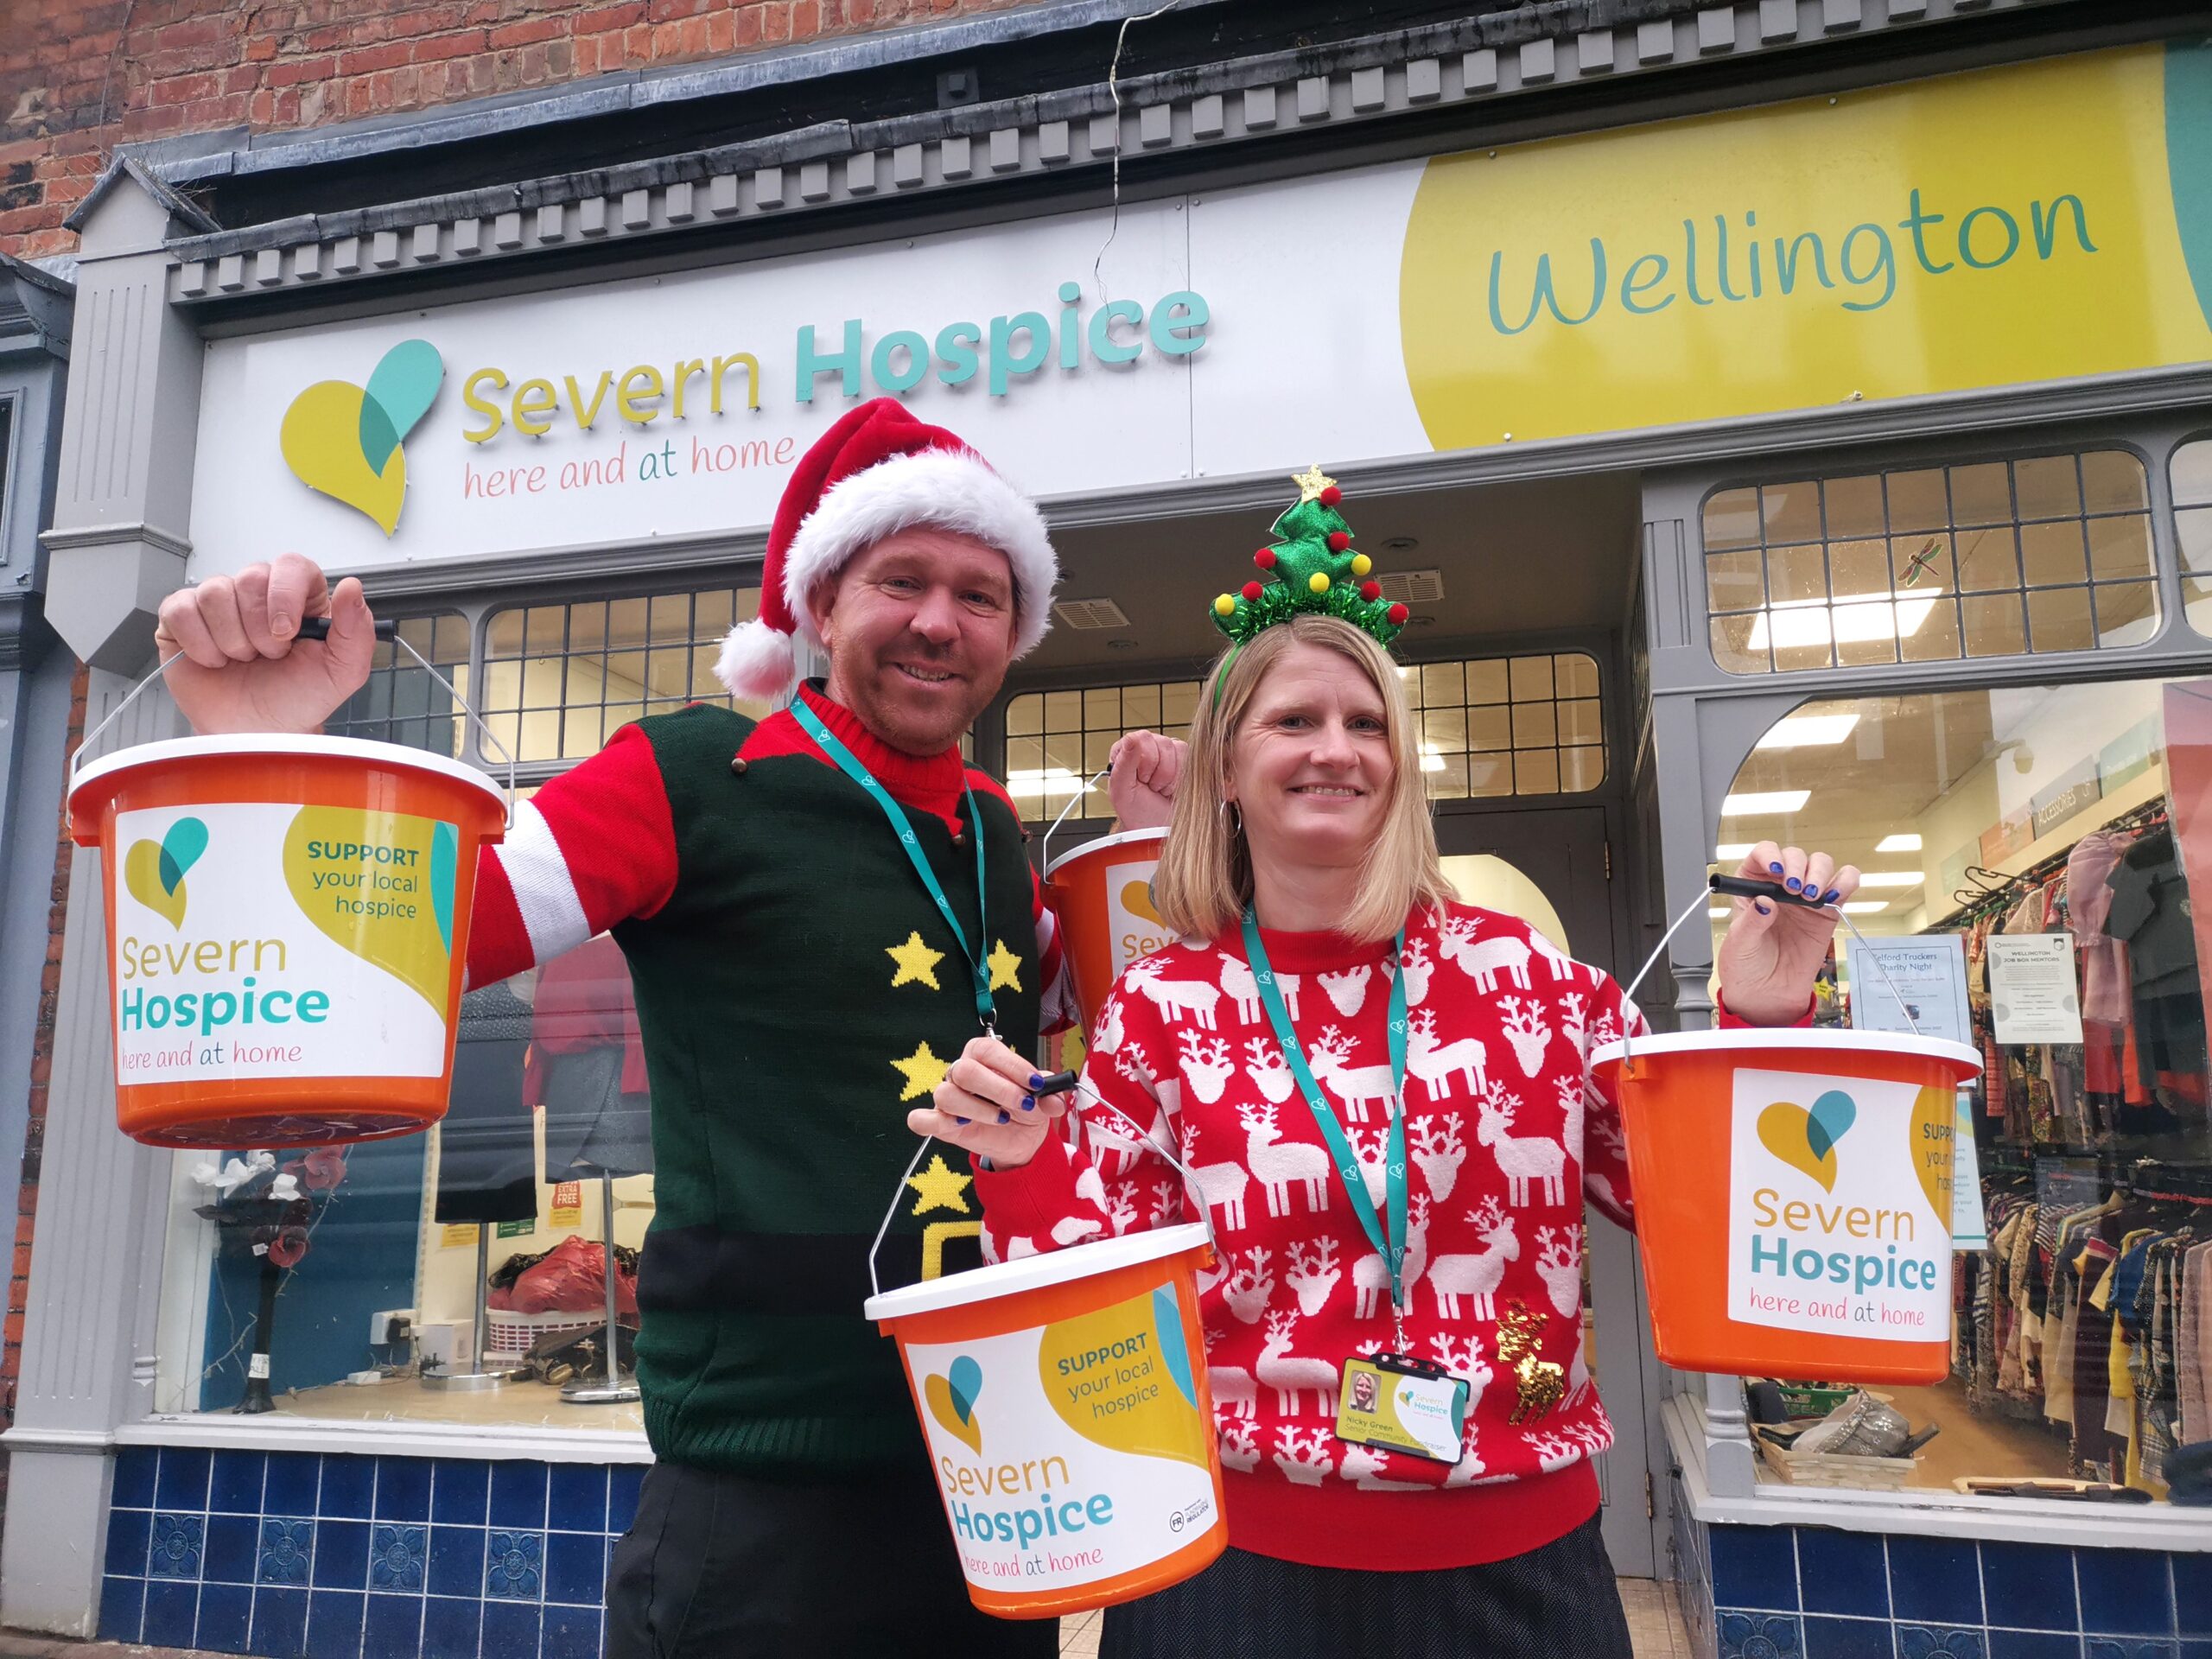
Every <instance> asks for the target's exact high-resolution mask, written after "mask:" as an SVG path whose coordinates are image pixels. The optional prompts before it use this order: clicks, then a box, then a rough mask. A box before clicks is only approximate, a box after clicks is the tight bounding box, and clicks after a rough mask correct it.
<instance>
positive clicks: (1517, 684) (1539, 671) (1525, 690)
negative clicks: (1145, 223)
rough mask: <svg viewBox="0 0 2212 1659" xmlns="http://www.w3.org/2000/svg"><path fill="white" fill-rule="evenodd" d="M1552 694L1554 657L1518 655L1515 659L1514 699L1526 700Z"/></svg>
mask: <svg viewBox="0 0 2212 1659" xmlns="http://www.w3.org/2000/svg"><path fill="white" fill-rule="evenodd" d="M1551 694H1552V659H1551V658H1548V657H1516V658H1514V659H1513V701H1514V702H1528V701H1529V700H1531V699H1533V698H1537V697H1548V696H1551Z"/></svg>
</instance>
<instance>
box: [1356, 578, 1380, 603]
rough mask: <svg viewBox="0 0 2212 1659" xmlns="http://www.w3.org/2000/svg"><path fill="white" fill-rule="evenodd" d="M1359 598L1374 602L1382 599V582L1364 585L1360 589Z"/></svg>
mask: <svg viewBox="0 0 2212 1659" xmlns="http://www.w3.org/2000/svg"><path fill="white" fill-rule="evenodd" d="M1359 596H1360V597H1361V598H1362V599H1364V600H1369V601H1373V600H1377V599H1380V598H1382V597H1383V584H1382V583H1381V582H1367V583H1365V584H1364V585H1363V586H1362V587H1361V588H1360V590H1359Z"/></svg>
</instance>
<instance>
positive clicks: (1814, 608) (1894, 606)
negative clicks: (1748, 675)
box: [1748, 589, 1943, 651]
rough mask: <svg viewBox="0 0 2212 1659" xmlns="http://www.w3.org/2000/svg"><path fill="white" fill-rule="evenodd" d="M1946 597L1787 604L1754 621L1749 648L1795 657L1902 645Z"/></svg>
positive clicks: (1898, 595) (1900, 596)
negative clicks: (1837, 648) (1819, 648)
mask: <svg viewBox="0 0 2212 1659" xmlns="http://www.w3.org/2000/svg"><path fill="white" fill-rule="evenodd" d="M1942 597H1943V595H1942V594H1901V593H1898V592H1897V591H1895V590H1894V589H1893V590H1891V592H1890V593H1887V594H1868V595H1867V596H1866V598H1864V599H1857V600H1847V601H1842V602H1841V603H1840V604H1835V605H1831V604H1829V603H1828V602H1827V601H1826V600H1822V599H1785V600H1782V601H1778V602H1777V603H1776V604H1775V605H1774V606H1772V607H1770V609H1768V610H1764V611H1761V612H1760V613H1758V615H1757V616H1756V617H1754V618H1753V619H1752V621H1751V639H1750V640H1749V642H1748V644H1749V645H1750V647H1751V650H1753V651H1764V650H1765V649H1766V648H1767V646H1768V645H1770V644H1771V645H1773V646H1774V647H1775V648H1776V649H1777V651H1790V650H1798V649H1802V648H1803V647H1805V646H1807V645H1829V644H1834V645H1858V644H1862V643H1864V642H1866V641H1867V640H1870V639H1903V638H1904V637H1906V636H1908V635H1910V634H1915V633H1917V632H1920V629H1921V626H1922V625H1923V623H1925V622H1926V621H1927V620H1928V618H1929V614H1930V613H1932V612H1933V611H1934V610H1935V608H1936V601H1937V600H1938V599H1939V598H1942ZM1830 613H1834V615H1833V618H1831V615H1830ZM1770 622H1771V624H1772V626H1771V628H1770V627H1769V624H1770ZM1831 629H1833V631H1834V639H1830V631H1831Z"/></svg>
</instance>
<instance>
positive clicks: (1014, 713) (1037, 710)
mask: <svg viewBox="0 0 2212 1659" xmlns="http://www.w3.org/2000/svg"><path fill="white" fill-rule="evenodd" d="M1006 729H1007V736H1009V737H1015V736H1020V737H1029V736H1033V735H1034V734H1036V733H1039V732H1041V731H1043V730H1044V729H1045V699H1044V698H1042V697H1040V696H1038V695H1037V694H1036V693H1035V692H1034V691H1031V692H1027V693H1025V694H1024V695H1022V696H1018V697H1016V698H1014V700H1013V701H1012V702H1009V703H1007V706H1006ZM1009 764H1011V763H1009Z"/></svg>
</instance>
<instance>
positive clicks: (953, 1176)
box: [906, 1154, 976, 1216]
mask: <svg viewBox="0 0 2212 1659" xmlns="http://www.w3.org/2000/svg"><path fill="white" fill-rule="evenodd" d="M975 1179H976V1178H975V1177H974V1176H973V1175H963V1174H961V1173H958V1172H957V1171H956V1170H955V1169H954V1168H953V1167H952V1166H950V1164H948V1163H946V1162H945V1161H944V1156H943V1154H938V1155H935V1156H932V1157H931V1159H930V1162H929V1167H928V1168H927V1169H925V1170H924V1171H923V1172H922V1173H920V1174H918V1175H909V1176H908V1177H907V1178H906V1185H909V1186H911V1187H912V1188H913V1189H914V1191H915V1192H916V1193H918V1195H919V1196H918V1197H917V1198H915V1200H914V1207H913V1208H912V1210H910V1211H907V1212H906V1213H907V1214H909V1215H914V1216H926V1215H927V1214H929V1212H930V1211H932V1210H950V1211H952V1213H953V1214H955V1215H956V1216H964V1215H966V1214H967V1213H968V1199H967V1198H966V1196H965V1195H966V1193H967V1191H968V1188H969V1185H970V1184H972V1183H973V1182H974V1180H975Z"/></svg>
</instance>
